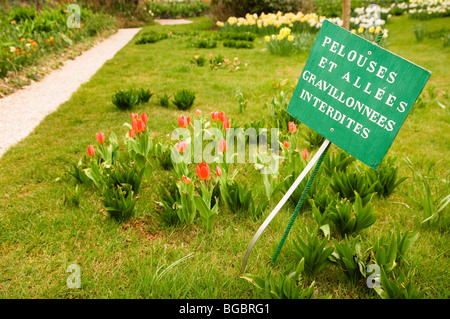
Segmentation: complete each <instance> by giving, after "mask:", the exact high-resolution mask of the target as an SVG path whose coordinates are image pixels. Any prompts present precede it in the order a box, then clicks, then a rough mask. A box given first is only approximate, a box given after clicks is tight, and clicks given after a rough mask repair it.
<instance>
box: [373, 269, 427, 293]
mask: <svg viewBox="0 0 450 319" xmlns="http://www.w3.org/2000/svg"><path fill="white" fill-rule="evenodd" d="M414 276H415V273H414V270H412V271H409V272H408V273H407V274H406V275H405V273H404V272H402V271H400V275H399V276H398V277H396V278H394V279H390V278H388V277H387V275H386V272H385V271H384V269H383V268H381V270H380V283H381V288H376V287H374V289H375V291H376V292H377V293H378V295H379V296H380V297H381V298H382V299H420V298H422V297H423V296H424V294H425V290H420V289H419V288H418V287H417V286H416V284H415V283H414V279H415V278H414Z"/></svg>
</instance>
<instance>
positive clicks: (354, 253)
mask: <svg viewBox="0 0 450 319" xmlns="http://www.w3.org/2000/svg"><path fill="white" fill-rule="evenodd" d="M333 242H334V252H333V253H332V254H331V256H330V260H331V262H332V263H334V264H336V265H337V266H338V267H339V269H340V270H341V271H342V272H343V273H344V275H345V277H346V278H347V280H348V281H349V283H350V284H351V285H353V286H356V285H358V283H359V282H360V280H363V279H364V277H365V274H366V264H365V259H366V257H365V255H364V254H363V253H362V251H361V238H359V237H356V238H354V239H353V240H351V241H350V240H348V239H347V238H345V239H344V241H343V242H342V243H339V242H338V241H337V240H335V239H333Z"/></svg>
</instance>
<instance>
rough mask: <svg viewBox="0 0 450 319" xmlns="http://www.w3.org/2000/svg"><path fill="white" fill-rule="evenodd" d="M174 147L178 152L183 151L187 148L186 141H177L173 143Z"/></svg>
mask: <svg viewBox="0 0 450 319" xmlns="http://www.w3.org/2000/svg"><path fill="white" fill-rule="evenodd" d="M175 147H176V148H177V150H178V153H183V152H185V151H186V149H187V144H186V142H183V141H178V142H177V143H175Z"/></svg>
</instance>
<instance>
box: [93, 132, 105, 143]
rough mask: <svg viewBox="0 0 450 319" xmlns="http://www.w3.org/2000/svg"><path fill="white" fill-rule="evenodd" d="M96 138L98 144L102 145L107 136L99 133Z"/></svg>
mask: <svg viewBox="0 0 450 319" xmlns="http://www.w3.org/2000/svg"><path fill="white" fill-rule="evenodd" d="M95 136H96V137H97V142H99V143H100V144H102V143H103V142H104V141H105V134H103V133H100V132H98V133H97V134H96V135H95Z"/></svg>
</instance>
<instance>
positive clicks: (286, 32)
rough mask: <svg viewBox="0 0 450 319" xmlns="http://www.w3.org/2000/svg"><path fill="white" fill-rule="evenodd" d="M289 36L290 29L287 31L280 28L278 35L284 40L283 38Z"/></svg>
mask: <svg viewBox="0 0 450 319" xmlns="http://www.w3.org/2000/svg"><path fill="white" fill-rule="evenodd" d="M289 34H291V29H289V28H286V27H285V28H282V29H281V30H280V35H281V36H282V37H283V38H284V37H287V36H288V35H289Z"/></svg>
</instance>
